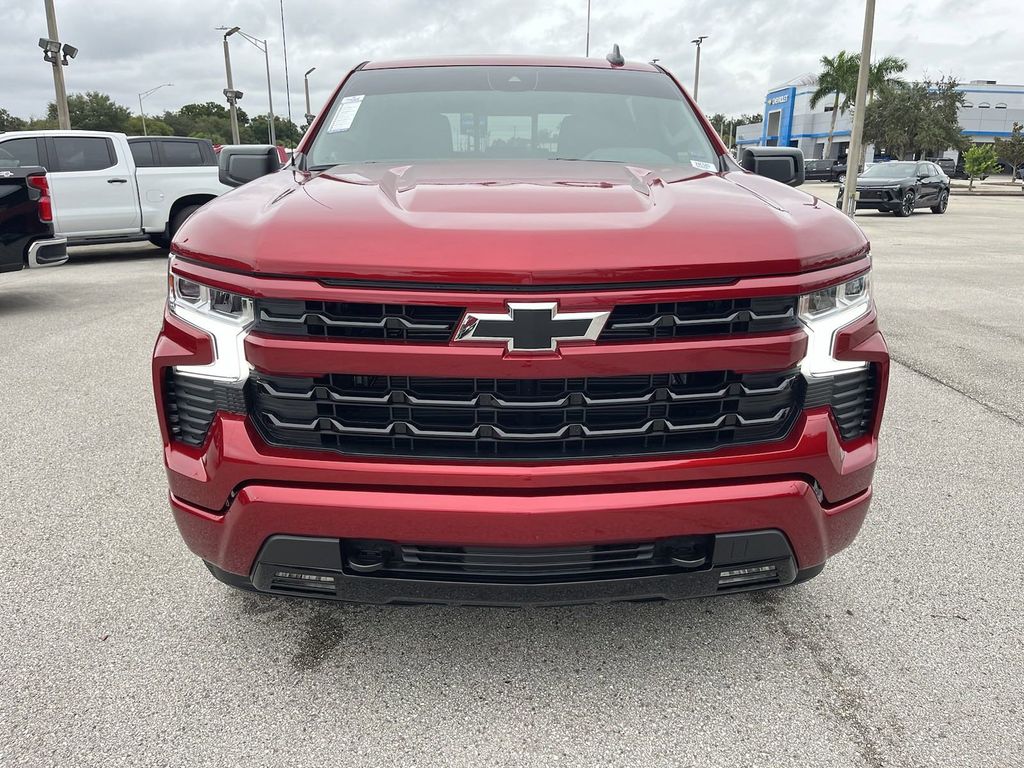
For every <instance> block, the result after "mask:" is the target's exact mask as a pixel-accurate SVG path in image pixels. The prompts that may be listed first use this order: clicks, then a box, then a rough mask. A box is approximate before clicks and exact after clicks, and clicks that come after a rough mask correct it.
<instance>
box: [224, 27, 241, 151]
mask: <svg viewBox="0 0 1024 768" xmlns="http://www.w3.org/2000/svg"><path fill="white" fill-rule="evenodd" d="M221 29H223V27H221ZM237 31H238V27H232V28H231V29H229V30H228V31H227V32H225V33H224V70H225V72H226V73H227V77H228V87H227V88H225V89H224V96H225V97H226V98H227V100H228V109H229V110H230V112H231V143H232V144H241V143H242V141H241V139H240V138H239V137H238V110H237V109H236V108H235V102H236V101H237V100H238V91H236V90H235V83H234V81H233V80H232V79H231V50H230V49H229V48H228V38H229V37H230V36H231V35H233V34H235V32H237Z"/></svg>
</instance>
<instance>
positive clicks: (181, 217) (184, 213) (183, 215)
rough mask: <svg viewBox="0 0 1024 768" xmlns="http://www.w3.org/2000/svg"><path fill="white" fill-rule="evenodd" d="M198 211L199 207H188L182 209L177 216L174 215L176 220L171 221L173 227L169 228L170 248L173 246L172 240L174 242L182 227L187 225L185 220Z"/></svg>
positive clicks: (168, 241)
mask: <svg viewBox="0 0 1024 768" xmlns="http://www.w3.org/2000/svg"><path fill="white" fill-rule="evenodd" d="M198 210H199V206H198V205H186V206H185V207H184V208H182V209H181V210H179V211H178V212H177V213H176V214H174V218H173V219H171V226H170V227H169V231H168V233H167V246H168V247H169V246H170V244H171V240H173V239H174V236H175V235H176V234H177V233H178V230H179V229H181V225H182V224H184V223H185V219H187V218H188V217H189V216H191V215H192V214H193V213H195V212H196V211H198Z"/></svg>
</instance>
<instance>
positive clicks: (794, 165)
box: [740, 147, 804, 187]
mask: <svg viewBox="0 0 1024 768" xmlns="http://www.w3.org/2000/svg"><path fill="white" fill-rule="evenodd" d="M740 165H742V166H743V168H744V169H745V170H748V171H750V172H751V173H756V174H757V175H758V176H766V177H768V178H769V179H774V180H775V181H779V182H782V183H783V184H788V185H789V186H791V187H799V186H800V185H801V184H803V183H804V153H803V152H801V151H800V150H799V149H797V148H796V147H747V148H746V149H744V150H743V154H742V155H741V156H740Z"/></svg>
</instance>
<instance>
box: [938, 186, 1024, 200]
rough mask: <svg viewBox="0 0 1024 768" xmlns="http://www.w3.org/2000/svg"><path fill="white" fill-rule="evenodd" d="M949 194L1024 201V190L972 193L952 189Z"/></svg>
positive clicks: (955, 188) (965, 190) (977, 191)
mask: <svg viewBox="0 0 1024 768" xmlns="http://www.w3.org/2000/svg"><path fill="white" fill-rule="evenodd" d="M949 194H951V195H963V196H964V197H1019V198H1020V199H1022V200H1024V190H1021V189H976V190H974V191H973V192H970V191H968V190H967V189H960V188H958V187H952V188H951V189H950V190H949Z"/></svg>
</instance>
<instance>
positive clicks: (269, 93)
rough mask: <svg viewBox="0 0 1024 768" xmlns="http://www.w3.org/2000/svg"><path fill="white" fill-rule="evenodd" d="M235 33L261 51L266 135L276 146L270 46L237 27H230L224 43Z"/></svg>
mask: <svg viewBox="0 0 1024 768" xmlns="http://www.w3.org/2000/svg"><path fill="white" fill-rule="evenodd" d="M236 32H237V33H238V34H240V35H241V36H242V37H243V38H245V39H246V40H248V41H249V42H250V43H252V44H253V45H254V46H255V47H256V49H257V50H260V51H263V58H264V60H265V61H266V64H267V106H268V111H269V113H270V114H269V121H268V125H267V134H268V135H269V136H270V143H271V144H273V145H275V146H276V145H277V132H276V130H275V128H274V90H273V88H272V87H271V85H270V46H268V45H267V41H266V40H260V39H258V38H255V37H253V36H252V35H250V34H247V33H245V32H243V31H242V30H241V28H239V27H232V28H231V30H230V31H229V32H228V33H227V34H225V35H224V39H225V41H226V40H227V37H228V35H233V34H235V33H236ZM225 45H226V42H225ZM225 50H226V49H225ZM229 87H230V86H229Z"/></svg>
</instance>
